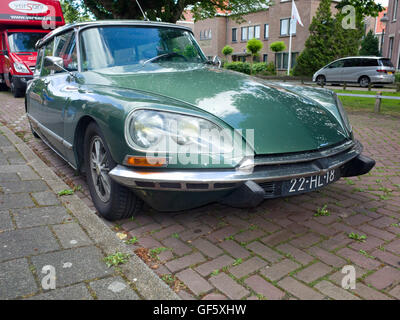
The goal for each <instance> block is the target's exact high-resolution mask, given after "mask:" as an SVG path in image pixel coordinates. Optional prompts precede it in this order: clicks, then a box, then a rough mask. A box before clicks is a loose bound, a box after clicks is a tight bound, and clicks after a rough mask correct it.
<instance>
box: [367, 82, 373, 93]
mask: <svg viewBox="0 0 400 320" xmlns="http://www.w3.org/2000/svg"><path fill="white" fill-rule="evenodd" d="M371 88H372V84H371V82H370V83H368V91H371Z"/></svg>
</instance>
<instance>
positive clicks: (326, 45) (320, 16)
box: [293, 0, 337, 76]
mask: <svg viewBox="0 0 400 320" xmlns="http://www.w3.org/2000/svg"><path fill="white" fill-rule="evenodd" d="M334 30H335V21H334V20H333V18H332V13H331V0H321V2H320V4H319V6H318V9H317V12H316V14H315V16H314V17H313V19H312V21H311V24H310V27H309V31H310V35H309V37H308V38H307V40H306V43H305V48H304V50H303V52H302V53H301V54H300V55H299V57H298V58H297V61H296V65H295V67H294V70H293V74H294V75H307V76H311V75H312V74H314V72H315V71H317V70H318V69H320V68H321V67H323V66H324V65H326V64H328V63H329V62H331V61H332V60H334V57H335V55H336V54H335V51H336V49H337V47H336V45H335V37H334Z"/></svg>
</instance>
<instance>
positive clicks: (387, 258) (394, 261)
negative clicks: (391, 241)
mask: <svg viewBox="0 0 400 320" xmlns="http://www.w3.org/2000/svg"><path fill="white" fill-rule="evenodd" d="M371 255H372V256H374V257H376V258H378V260H381V261H383V262H384V263H386V264H389V265H392V266H393V267H395V268H400V257H399V256H395V255H394V254H392V253H390V252H388V251H382V250H379V249H378V250H375V251H374V252H372V253H371Z"/></svg>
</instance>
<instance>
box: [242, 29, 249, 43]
mask: <svg viewBox="0 0 400 320" xmlns="http://www.w3.org/2000/svg"><path fill="white" fill-rule="evenodd" d="M247 30H248V28H247V27H242V37H241V40H242V41H246V40H247Z"/></svg>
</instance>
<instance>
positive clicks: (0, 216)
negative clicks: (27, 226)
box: [0, 210, 14, 233]
mask: <svg viewBox="0 0 400 320" xmlns="http://www.w3.org/2000/svg"><path fill="white" fill-rule="evenodd" d="M12 229H14V225H13V222H12V220H11V216H10V213H9V212H8V211H7V210H4V211H0V233H1V232H3V231H6V230H12Z"/></svg>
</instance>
